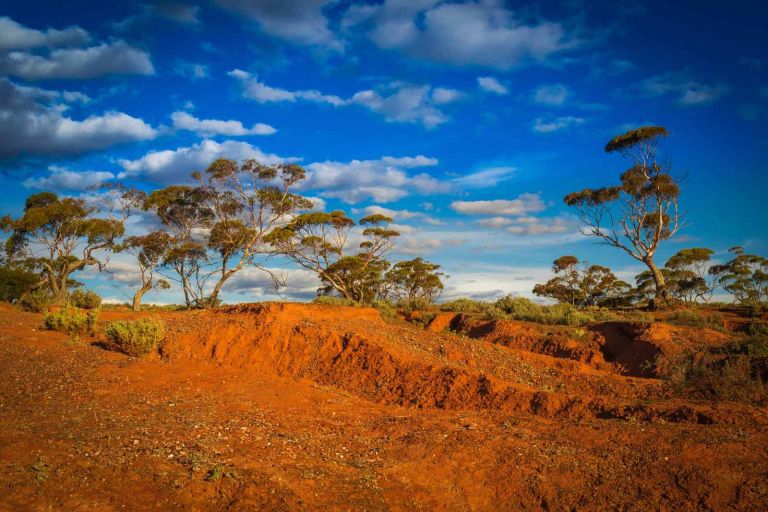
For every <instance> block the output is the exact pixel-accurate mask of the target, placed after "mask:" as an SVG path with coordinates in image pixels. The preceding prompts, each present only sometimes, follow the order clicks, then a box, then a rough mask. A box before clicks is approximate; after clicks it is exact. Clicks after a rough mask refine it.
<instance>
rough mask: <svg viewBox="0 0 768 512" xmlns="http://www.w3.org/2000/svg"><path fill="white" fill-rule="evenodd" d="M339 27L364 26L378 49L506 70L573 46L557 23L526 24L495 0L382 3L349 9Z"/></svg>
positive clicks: (457, 63)
mask: <svg viewBox="0 0 768 512" xmlns="http://www.w3.org/2000/svg"><path fill="white" fill-rule="evenodd" d="M342 25H343V26H344V27H347V28H350V27H354V26H360V25H362V26H366V27H369V28H370V30H369V32H368V35H369V37H370V38H371V39H372V40H373V41H374V42H375V43H376V44H377V45H378V46H379V47H381V48H387V49H397V50H401V51H403V52H405V53H406V54H408V55H410V56H412V57H416V58H420V59H424V60H430V61H434V62H440V63H447V64H455V65H478V66H487V67H492V68H498V69H510V68H512V67H515V66H517V65H520V64H523V63H525V62H530V61H544V60H546V59H547V58H548V57H550V56H552V55H554V54H557V53H558V52H560V51H563V50H566V49H568V48H571V47H573V46H574V45H575V44H576V43H575V42H574V41H573V40H571V39H570V38H569V37H568V35H567V34H566V33H565V29H564V28H563V26H562V25H561V24H559V23H553V22H549V21H540V22H537V23H531V24H526V23H523V22H522V21H520V20H519V19H518V18H517V17H516V16H515V14H514V13H513V12H512V11H510V10H509V9H507V8H506V7H504V5H503V3H502V2H501V1H499V0H488V1H484V2H465V3H448V2H439V1H438V0H419V1H413V2H403V1H401V0H386V1H385V2H384V3H382V4H380V5H376V6H370V5H364V6H354V7H352V8H350V9H349V10H348V11H347V13H346V15H345V18H344V20H343V21H342Z"/></svg>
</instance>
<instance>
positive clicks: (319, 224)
mask: <svg viewBox="0 0 768 512" xmlns="http://www.w3.org/2000/svg"><path fill="white" fill-rule="evenodd" d="M390 222H392V219H391V218H390V217H386V216H384V215H380V214H375V215H369V216H367V217H363V218H362V219H360V221H359V225H360V226H361V227H362V228H363V229H362V232H361V233H360V236H361V237H362V241H361V242H360V243H359V244H358V245H357V249H356V252H355V254H351V255H348V254H347V252H348V249H349V245H350V243H349V242H350V235H351V232H352V229H353V228H354V227H355V226H357V225H358V224H357V223H355V221H353V220H352V219H350V218H349V217H347V216H346V214H345V213H344V212H342V211H333V212H330V213H326V212H310V213H304V214H301V215H298V216H296V217H295V218H294V219H293V220H291V222H289V223H288V224H286V225H285V226H282V227H279V228H277V229H275V230H273V231H272V233H271V234H270V235H269V236H268V237H267V239H268V241H269V242H270V243H271V244H272V245H273V246H274V247H275V249H276V250H277V251H279V252H280V253H281V254H283V255H285V256H287V257H288V258H289V259H291V260H293V261H294V262H296V263H297V264H298V265H300V266H301V267H303V268H305V269H308V270H311V271H313V272H315V273H316V274H317V275H318V277H319V278H320V281H321V282H322V286H321V288H320V290H319V291H320V293H323V294H331V293H337V294H339V295H341V296H342V297H344V298H346V299H350V300H354V301H357V302H362V303H370V302H372V301H373V300H376V299H378V298H382V297H383V295H384V292H385V290H384V278H383V273H384V272H385V271H386V270H387V269H388V268H389V267H390V264H389V262H388V261H387V260H386V259H385V256H386V255H387V254H388V253H389V252H390V251H391V250H392V249H393V247H394V240H395V238H396V237H398V236H399V235H400V233H399V232H397V231H395V230H393V229H390V228H389V227H388V224H389V223H390ZM353 247H354V246H353Z"/></svg>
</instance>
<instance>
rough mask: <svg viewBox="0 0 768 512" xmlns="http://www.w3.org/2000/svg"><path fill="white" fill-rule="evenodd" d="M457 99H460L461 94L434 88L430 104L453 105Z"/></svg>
mask: <svg viewBox="0 0 768 512" xmlns="http://www.w3.org/2000/svg"><path fill="white" fill-rule="evenodd" d="M459 98H461V92H459V91H457V90H456V89H449V88H447V87H435V88H434V89H432V102H434V103H435V104H436V105H444V104H446V103H453V102H454V101H456V100H458V99H459Z"/></svg>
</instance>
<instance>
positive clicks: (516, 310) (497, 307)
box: [440, 295, 617, 325]
mask: <svg viewBox="0 0 768 512" xmlns="http://www.w3.org/2000/svg"><path fill="white" fill-rule="evenodd" d="M440 309H441V310H443V311H455V312H458V313H470V314H478V315H480V316H481V317H483V318H485V319H487V320H498V319H506V320H523V321H527V322H536V323H540V324H548V325H585V324H589V323H593V322H602V321H608V320H616V319H617V316H616V315H614V314H613V313H611V312H610V311H606V310H603V309H599V308H589V309H579V308H577V307H575V306H572V305H571V304H554V305H552V306H545V305H541V304H536V303H535V302H533V301H531V300H530V299H526V298H525V297H513V296H511V295H508V296H506V297H502V298H500V299H498V300H497V301H496V302H493V303H488V302H482V301H474V300H471V299H466V298H462V299H456V300H454V301H451V302H446V303H444V304H441V305H440Z"/></svg>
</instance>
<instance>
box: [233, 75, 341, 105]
mask: <svg viewBox="0 0 768 512" xmlns="http://www.w3.org/2000/svg"><path fill="white" fill-rule="evenodd" d="M227 74H228V75H229V76H231V77H233V78H236V79H238V80H239V81H240V83H241V85H242V87H243V96H245V97H246V98H249V99H252V100H254V101H257V102H259V103H277V102H281V101H289V102H294V101H297V100H304V101H310V102H314V103H328V104H329V105H333V106H334V107H338V106H341V105H344V104H346V103H347V102H345V101H344V100H343V99H341V98H340V97H338V96H333V95H328V94H323V93H321V92H320V91H316V90H305V91H289V90H287V89H280V88H277V87H271V86H269V85H267V84H265V83H263V82H260V81H259V80H258V77H256V76H252V75H251V74H250V73H247V72H245V71H243V70H241V69H234V70H232V71H230V72H229V73H227Z"/></svg>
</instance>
